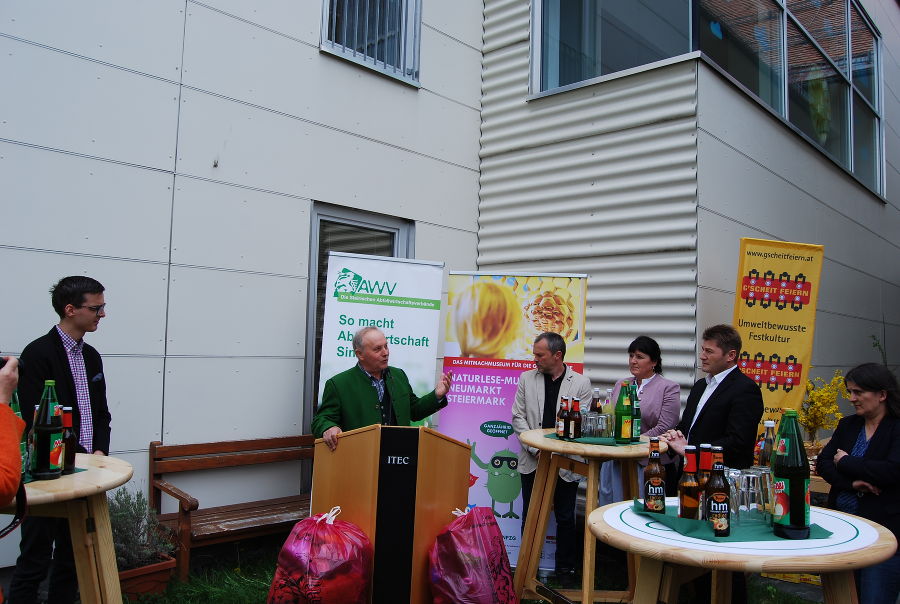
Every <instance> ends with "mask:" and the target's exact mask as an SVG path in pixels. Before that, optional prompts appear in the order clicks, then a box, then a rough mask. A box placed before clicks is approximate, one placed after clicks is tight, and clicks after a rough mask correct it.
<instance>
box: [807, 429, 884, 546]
mask: <svg viewBox="0 0 900 604" xmlns="http://www.w3.org/2000/svg"><path fill="white" fill-rule="evenodd" d="M864 424H865V418H863V417H862V416H859V415H851V416H849V417H845V418H843V419H842V420H841V421H840V423H838V427H837V429H835V431H834V434H833V435H832V437H831V440H830V441H828V444H827V445H825V448H824V449H822V452H821V453H819V457H818V459H817V460H816V473H817V474H818V475H819V476H821V477H822V478H824V479H825V480H827V481H828V483H829V484H830V485H831V491H830V492H829V493H828V506H829V507H832V508H834V507H835V503H836V502H837V497H838V493H840V492H841V491H848V490H853V481H854V480H865V481H866V482H869V483H871V484H873V485H875V486H876V487H878V488H879V489H881V495H872V494H871V493H865V494H863V495H862V497H860V498H859V509H858V510H857V512H856V514H857V515H858V516H862V517H863V518H868V519H869V520H872V521H874V522H877V523H878V524H880V525H882V526H884V527H885V528H887V529H888V530H890V531H891V532H892V533H894V536H895V537H897V539H898V540H900V419H898V418H896V417H892V416H890V415H886V416H885V417H884V419H882V420H881V423H880V424H879V425H878V428H877V429H876V430H875V434H873V435H872V438H871V440H869V447H868V448H867V449H866V453H865V455H863V456H862V457H852V456H850V455H849V453H850V451H851V450H853V444H854V443H855V442H856V438H857V436H859V431H860V430H861V429H862V428H863V425H864ZM838 449H843V450H844V451H846V452H847V454H848V455H847V457H844V458H843V459H841V461H840V462H839V463H837V464H836V463H834V454H835V453H837V450H838Z"/></svg>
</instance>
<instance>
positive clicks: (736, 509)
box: [725, 468, 741, 525]
mask: <svg viewBox="0 0 900 604" xmlns="http://www.w3.org/2000/svg"><path fill="white" fill-rule="evenodd" d="M725 478H726V479H727V480H728V486H729V488H730V490H731V522H732V523H733V524H735V525H738V524H740V523H741V506H740V501H741V470H739V469H738V468H726V469H725Z"/></svg>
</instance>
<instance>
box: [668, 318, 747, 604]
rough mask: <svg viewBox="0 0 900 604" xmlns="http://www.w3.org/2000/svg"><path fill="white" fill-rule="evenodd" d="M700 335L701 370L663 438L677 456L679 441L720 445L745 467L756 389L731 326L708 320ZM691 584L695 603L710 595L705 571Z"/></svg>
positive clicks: (737, 583) (737, 596)
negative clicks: (743, 368)
mask: <svg viewBox="0 0 900 604" xmlns="http://www.w3.org/2000/svg"><path fill="white" fill-rule="evenodd" d="M702 340H703V341H702V344H701V346H700V355H699V358H700V367H701V368H702V369H703V371H705V372H706V374H707V376H706V377H705V378H701V379H699V380H697V382H696V383H695V384H694V387H693V388H691V393H690V394H689V395H688V399H687V404H685V406H684V413H682V414H681V421H680V422H678V425H677V426H675V427H674V428H673V429H671V430H669V431H668V432H666V433H665V434H664V435H663V438H664V439H665V440H666V441H667V442H668V443H669V450H670V451H674V452H675V453H677V454H678V455H680V456H682V457H684V447H685V445H696V446H699V445H700V444H701V443H710V444H712V445H720V446H721V447H722V448H723V449H724V456H725V465H726V466H728V467H729V468H749V467H750V466H752V465H753V448H754V446H755V445H756V434H757V431H758V428H759V420H760V419H761V418H762V414H763V400H762V392H760V390H759V386H758V385H757V384H756V382H754V381H753V380H752V379H750V378H748V377H747V376H746V375H744V374H743V373H741V370H740V369H738V368H737V358H738V355H740V354H741V335H740V334H739V333H738V332H737V330H736V329H735V328H734V327H732V326H731V325H713V326H712V327H709V328H707V329H706V331H704V332H703V338H702ZM676 480H677V477H676ZM732 575H733V576H732V580H733V582H732V594H731V597H732V602H733V603H734V604H745V603H746V601H747V584H746V582H745V579H744V574H743V573H732ZM694 590H695V594H696V597H695V604H706V603H707V602H709V601H710V596H709V594H710V579H709V575H708V574H707V575H703V576H701V577H699V578H698V579H696V580H695V581H694Z"/></svg>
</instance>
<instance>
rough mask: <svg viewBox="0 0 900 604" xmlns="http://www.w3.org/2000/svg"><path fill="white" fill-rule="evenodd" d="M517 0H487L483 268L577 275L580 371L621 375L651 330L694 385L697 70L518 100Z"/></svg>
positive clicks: (666, 360)
mask: <svg viewBox="0 0 900 604" xmlns="http://www.w3.org/2000/svg"><path fill="white" fill-rule="evenodd" d="M529 11H530V3H529V2H528V1H527V0H488V1H487V2H486V3H485V33H484V65H483V74H484V84H483V95H482V136H481V158H482V161H481V189H480V194H481V203H480V210H481V211H480V216H479V245H478V268H479V270H498V271H502V270H507V271H516V272H524V271H539V272H576V273H587V274H588V275H589V278H588V300H587V340H586V343H585V371H586V374H587V375H588V376H589V377H590V378H591V380H592V381H593V382H594V383H595V385H597V386H604V387H605V386H609V385H612V383H613V382H614V380H616V379H618V378H621V377H623V376H624V375H627V352H626V351H627V348H628V344H629V343H630V342H631V341H632V340H633V339H634V338H635V337H636V336H638V335H640V334H647V335H650V336H652V337H654V338H656V339H657V340H658V341H659V343H660V346H661V347H662V350H663V364H664V367H665V368H666V375H667V376H669V377H671V378H672V379H675V380H677V381H679V382H680V383H681V384H683V385H685V386H686V385H689V384H690V383H691V376H692V372H693V366H694V356H695V355H694V315H695V310H696V309H695V298H696V261H697V260H696V228H697V225H696V195H697V192H696V169H697V168H696V163H697V151H696V147H697V137H696V86H697V84H696V66H695V64H694V62H693V61H686V62H681V63H676V64H674V65H670V66H668V67H664V68H660V69H656V70H651V71H644V72H640V71H638V72H637V73H634V74H633V75H629V76H627V77H621V78H618V79H611V80H609V81H605V82H603V83H600V84H594V85H590V86H586V87H582V88H577V89H575V90H569V91H567V92H562V93H558V94H552V95H549V96H545V97H543V98H534V99H531V100H529V98H528V75H529V52H530V46H529V44H530V43H529V14H530V13H529Z"/></svg>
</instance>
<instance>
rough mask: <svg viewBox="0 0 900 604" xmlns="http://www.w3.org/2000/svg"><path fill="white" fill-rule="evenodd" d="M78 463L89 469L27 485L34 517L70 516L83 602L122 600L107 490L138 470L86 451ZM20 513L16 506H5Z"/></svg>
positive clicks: (7, 510)
mask: <svg viewBox="0 0 900 604" xmlns="http://www.w3.org/2000/svg"><path fill="white" fill-rule="evenodd" d="M75 467H76V468H78V469H83V470H84V471H83V472H75V473H74V474H69V475H67V476H61V477H59V478H57V479H55V480H36V481H34V482H29V483H28V484H26V485H25V492H26V493H27V495H28V515H29V516H46V517H51V518H68V519H69V531H70V532H71V533H72V552H73V554H74V557H75V569H76V571H77V573H78V589H79V591H80V592H81V601H82V602H84V603H85V604H94V603H95V602H96V603H98V604H108V603H109V604H121V602H122V592H121V589H120V587H119V570H118V568H117V566H116V552H115V549H114V548H113V540H112V529H111V528H110V524H109V507H108V506H107V502H106V491H108V490H110V489H113V488H115V487H117V486H120V485H122V484H125V483H126V482H128V481H129V480H130V479H131V476H132V474H134V470H133V469H132V467H131V464H130V463H128V462H127V461H123V460H121V459H117V458H115V457H104V456H102V455H89V454H84V453H79V454H77V455H76V456H75ZM14 511H15V504H13V505H12V506H7V507H6V508H4V509H2V510H0V512H3V513H13V512H14Z"/></svg>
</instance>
